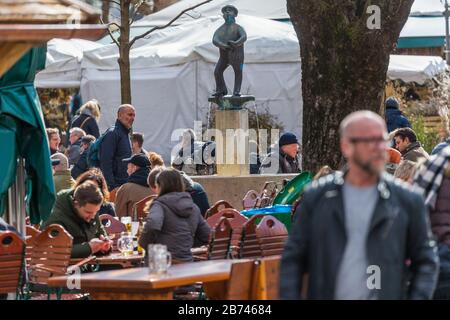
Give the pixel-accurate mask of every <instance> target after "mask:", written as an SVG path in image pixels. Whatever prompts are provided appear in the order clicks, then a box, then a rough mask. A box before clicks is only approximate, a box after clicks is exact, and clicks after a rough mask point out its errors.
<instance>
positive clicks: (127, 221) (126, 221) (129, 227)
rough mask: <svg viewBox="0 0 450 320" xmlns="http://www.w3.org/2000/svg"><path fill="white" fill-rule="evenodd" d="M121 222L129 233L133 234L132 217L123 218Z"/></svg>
mask: <svg viewBox="0 0 450 320" xmlns="http://www.w3.org/2000/svg"><path fill="white" fill-rule="evenodd" d="M120 222H122V223H123V224H124V225H125V226H126V227H127V231H128V232H131V230H132V223H131V217H122V218H121V219H120Z"/></svg>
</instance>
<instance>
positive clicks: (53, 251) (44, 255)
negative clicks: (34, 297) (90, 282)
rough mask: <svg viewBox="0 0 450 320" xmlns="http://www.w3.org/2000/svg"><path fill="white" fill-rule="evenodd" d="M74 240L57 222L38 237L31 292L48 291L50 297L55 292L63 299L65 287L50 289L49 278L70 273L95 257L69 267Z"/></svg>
mask: <svg viewBox="0 0 450 320" xmlns="http://www.w3.org/2000/svg"><path fill="white" fill-rule="evenodd" d="M72 241H73V238H72V236H71V235H70V234H69V233H68V232H67V231H66V230H65V229H64V228H63V227H62V226H60V225H57V224H52V225H50V226H48V227H47V228H45V229H44V230H43V231H42V232H41V233H40V234H39V235H38V236H37V237H36V240H35V241H34V248H33V252H32V254H31V262H30V268H29V283H28V284H29V286H28V287H29V290H30V291H31V292H47V298H48V299H50V295H51V293H52V292H55V293H56V297H57V299H58V300H59V299H61V296H62V292H63V290H64V288H61V289H50V288H49V287H48V286H47V282H48V279H49V278H50V277H54V276H63V275H67V274H70V273H71V272H72V270H75V269H76V268H81V267H82V266H84V265H86V264H88V263H90V262H92V261H93V260H94V259H95V257H88V258H86V259H83V260H82V261H80V262H78V263H77V264H74V265H71V266H70V267H69V263H70V255H71V251H72Z"/></svg>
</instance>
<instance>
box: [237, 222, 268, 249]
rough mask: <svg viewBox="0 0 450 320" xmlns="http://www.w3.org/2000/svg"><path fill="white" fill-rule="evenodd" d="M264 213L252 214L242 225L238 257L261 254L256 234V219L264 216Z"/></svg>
mask: <svg viewBox="0 0 450 320" xmlns="http://www.w3.org/2000/svg"><path fill="white" fill-rule="evenodd" d="M265 216H266V215H264V214H255V215H253V216H252V217H251V218H250V219H249V220H248V221H247V222H246V223H245V224H244V226H243V227H242V232H241V239H240V245H239V250H238V256H239V258H259V257H261V256H262V251H261V246H260V243H259V239H258V237H257V235H256V227H257V220H258V219H260V218H263V217H265Z"/></svg>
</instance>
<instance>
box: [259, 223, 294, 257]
mask: <svg viewBox="0 0 450 320" xmlns="http://www.w3.org/2000/svg"><path fill="white" fill-rule="evenodd" d="M256 236H257V238H258V239H259V242H260V246H261V254H262V256H263V257H268V256H275V255H281V254H282V253H283V250H284V244H285V243H286V240H287V238H288V231H287V229H286V226H285V225H284V224H283V223H282V222H281V221H280V220H278V219H277V218H275V217H273V216H269V215H267V216H265V217H264V218H262V219H261V222H260V223H259V224H258V226H257V227H256Z"/></svg>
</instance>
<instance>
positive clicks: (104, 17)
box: [102, 0, 110, 24]
mask: <svg viewBox="0 0 450 320" xmlns="http://www.w3.org/2000/svg"><path fill="white" fill-rule="evenodd" d="M109 6H110V3H109V0H103V1H102V20H103V23H105V24H107V23H109Z"/></svg>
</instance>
